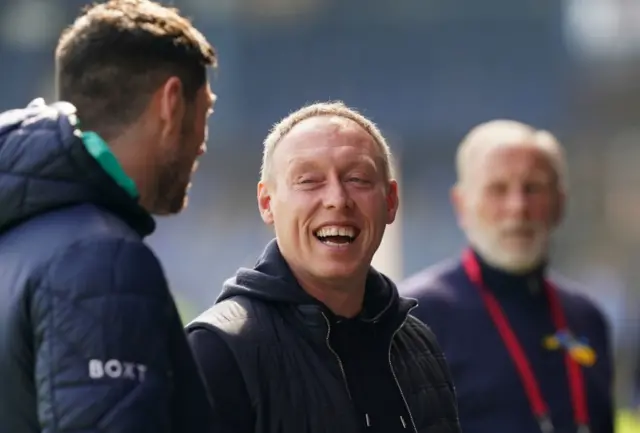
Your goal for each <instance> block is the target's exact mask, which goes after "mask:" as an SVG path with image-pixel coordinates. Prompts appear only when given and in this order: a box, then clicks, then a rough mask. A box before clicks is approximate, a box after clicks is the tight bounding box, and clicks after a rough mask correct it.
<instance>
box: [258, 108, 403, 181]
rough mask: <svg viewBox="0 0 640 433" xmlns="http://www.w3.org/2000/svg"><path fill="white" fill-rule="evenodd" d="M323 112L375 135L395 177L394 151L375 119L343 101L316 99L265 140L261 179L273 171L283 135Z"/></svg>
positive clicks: (385, 163)
mask: <svg viewBox="0 0 640 433" xmlns="http://www.w3.org/2000/svg"><path fill="white" fill-rule="evenodd" d="M321 116H337V117H341V118H343V119H348V120H351V121H353V122H355V123H357V124H358V125H359V126H360V127H362V129H364V130H365V131H367V133H368V134H369V135H370V136H371V137H372V138H373V139H374V141H375V143H376V145H377V146H378V149H379V150H380V154H381V157H382V160H383V170H384V177H385V180H386V181H389V180H391V179H392V178H393V168H392V154H391V149H390V148H389V145H388V144H387V141H386V140H385V138H384V136H383V135H382V133H381V132H380V130H379V129H378V127H377V126H376V124H375V123H373V121H371V120H370V119H368V118H366V117H365V116H363V115H362V114H360V113H359V112H358V111H357V110H355V109H353V108H350V107H348V106H346V105H345V104H344V103H343V102H342V101H329V102H316V103H314V104H310V105H306V106H304V107H302V108H299V109H298V110H296V111H294V112H293V113H291V114H289V115H288V116H286V117H285V118H283V119H282V120H280V121H279V122H278V123H276V124H275V125H274V126H273V128H271V131H270V132H269V135H267V137H266V138H265V140H264V143H263V144H264V149H263V152H262V167H261V168H260V180H261V181H262V182H265V181H266V180H267V179H268V177H269V176H270V174H271V162H272V159H273V153H274V151H275V149H276V146H277V145H278V143H280V141H282V139H283V138H284V137H285V136H286V135H287V134H288V133H289V132H290V131H291V130H292V129H293V127H294V126H296V125H297V124H298V123H300V122H302V121H303V120H306V119H310V118H313V117H321Z"/></svg>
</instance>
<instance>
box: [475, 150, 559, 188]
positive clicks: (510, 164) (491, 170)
mask: <svg viewBox="0 0 640 433" xmlns="http://www.w3.org/2000/svg"><path fill="white" fill-rule="evenodd" d="M469 165H470V167H468V169H469V171H470V175H471V176H472V177H473V178H474V179H477V180H480V179H485V180H486V179H492V178H500V177H505V176H509V175H510V174H511V173H512V172H515V171H522V170H526V171H527V172H528V173H529V174H530V175H532V176H534V177H535V176H538V177H541V178H542V177H549V176H550V175H552V173H553V170H554V169H553V164H552V163H551V161H549V157H548V155H547V154H546V153H545V152H544V150H543V149H541V148H539V147H538V146H536V145H535V144H532V143H527V142H523V143H506V144H505V143H497V144H495V145H494V146H491V147H489V148H486V149H484V152H482V153H479V154H477V155H475V157H474V158H472V159H471V160H470V161H469Z"/></svg>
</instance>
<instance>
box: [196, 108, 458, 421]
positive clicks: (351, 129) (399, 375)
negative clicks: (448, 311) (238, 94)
mask: <svg viewBox="0 0 640 433" xmlns="http://www.w3.org/2000/svg"><path fill="white" fill-rule="evenodd" d="M258 205H259V208H260V215H261V216H262V219H263V221H264V222H265V223H267V224H269V225H273V226H274V228H275V234H276V239H275V241H272V242H271V243H270V244H269V245H268V246H267V247H266V249H265V251H264V253H263V255H262V257H261V258H260V259H259V260H258V263H257V264H256V266H255V267H254V268H253V269H241V270H239V271H238V273H237V274H236V276H235V277H234V278H231V279H230V280H228V281H227V282H226V283H225V285H224V288H223V291H222V294H221V295H220V297H219V298H218V300H217V302H216V304H215V305H214V306H213V307H212V308H211V309H209V310H208V311H206V312H205V313H204V314H203V315H201V316H200V317H198V318H197V319H195V320H194V321H193V322H192V323H191V324H190V325H189V326H188V332H189V340H190V342H191V344H192V347H193V349H194V353H195V354H196V359H197V360H198V362H199V364H200V366H201V368H202V369H203V373H204V375H205V378H206V381H207V383H208V385H209V390H210V392H211V395H212V398H213V401H214V404H215V405H216V406H217V409H218V410H219V411H220V412H221V413H224V414H226V418H225V419H224V420H223V423H224V424H223V425H224V427H225V428H226V429H225V431H233V432H236V433H245V432H247V433H248V432H260V433H275V432H278V433H304V432H309V433H314V432H333V433H340V432H344V433H347V432H348V433H353V432H357V431H368V432H384V433H393V432H407V431H409V432H421V433H425V432H439V433H444V432H459V426H458V420H457V409H456V403H455V395H454V389H453V385H452V383H451V380H450V378H449V372H448V369H447V366H446V363H445V361H444V358H443V356H442V353H441V350H440V349H439V347H438V345H437V343H436V340H435V338H434V336H433V334H432V333H431V332H430V331H429V330H428V329H427V328H426V327H425V326H424V325H423V324H422V323H421V322H419V321H418V320H416V319H415V318H413V317H412V316H410V315H409V313H410V311H411V310H412V309H413V307H414V306H415V303H414V302H413V301H412V300H409V299H404V298H401V297H399V296H398V293H397V290H396V287H395V285H394V284H393V283H392V282H391V281H390V280H389V279H388V278H387V277H385V276H384V275H382V274H380V273H378V272H376V271H375V270H374V269H373V268H372V267H371V260H372V257H373V255H374V253H375V251H376V250H377V249H378V246H379V245H380V241H381V240H382V235H383V233H384V230H385V227H386V225H387V224H391V223H392V222H393V221H394V219H395V216H396V211H397V209H398V186H397V184H396V181H395V180H393V178H392V173H391V164H390V151H389V147H388V146H387V144H386V142H385V139H384V138H383V137H382V135H381V133H380V131H379V130H378V128H377V127H376V126H375V125H374V124H373V123H372V122H371V121H370V120H368V119H366V118H365V117H363V116H362V115H360V114H359V113H357V112H356V111H353V110H351V109H349V108H347V107H346V106H345V105H344V104H342V103H318V104H314V105H310V106H307V107H304V108H302V109H300V110H298V111H296V112H294V113H293V114H291V115H289V116H288V117H286V118H285V119H283V120H282V121H281V122H280V123H278V124H277V125H276V126H275V127H274V128H273V130H272V131H271V133H270V135H269V136H268V137H267V138H266V140H265V144H264V155H263V167H262V178H261V181H260V183H259V184H258ZM214 427H215V426H214ZM220 430H222V429H220Z"/></svg>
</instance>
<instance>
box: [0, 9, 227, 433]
mask: <svg viewBox="0 0 640 433" xmlns="http://www.w3.org/2000/svg"><path fill="white" fill-rule="evenodd" d="M216 62H217V58H216V53H215V51H214V49H213V47H212V46H211V45H210V44H209V43H208V42H207V41H206V40H205V38H204V37H203V36H202V35H201V34H200V33H199V32H198V31H197V30H196V29H195V28H194V27H193V26H192V25H191V24H190V23H189V21H187V20H186V19H185V18H183V17H182V16H180V14H179V12H178V11H177V10H175V9H171V8H167V7H164V6H161V5H159V4H156V3H153V2H151V1H147V0H139V1H133V0H112V1H110V2H108V3H104V4H99V5H95V6H93V7H91V8H89V9H88V10H86V11H85V13H84V14H83V15H82V16H81V17H79V18H78V20H76V22H75V23H74V24H73V25H72V26H71V27H70V28H69V29H68V30H66V31H65V32H64V33H63V35H62V37H61V38H60V42H59V44H58V48H57V50H56V63H57V75H56V81H57V88H58V93H59V95H58V99H59V101H60V102H57V103H54V104H51V105H46V104H45V102H44V101H42V100H36V101H34V102H32V103H31V104H29V106H27V107H26V108H24V109H17V110H11V111H8V112H5V113H3V114H0V203H2V207H1V208H0V382H2V386H0V426H1V428H0V430H2V432H5V431H6V432H20V433H30V432H34V433H35V432H47V433H61V432H72V431H73V432H80V431H82V432H87V433H88V432H101V433H116V432H117V433H127V432H132V433H133V432H135V433H142V432H153V433H161V432H206V431H208V430H209V427H208V426H210V425H211V417H212V408H211V405H210V403H209V399H208V397H207V394H206V391H205V386H204V384H203V382H202V380H201V377H200V374H199V370H198V367H197V365H196V363H195V361H194V358H193V355H192V353H191V351H190V349H189V345H188V343H187V340H186V338H185V334H184V331H183V329H182V323H181V320H180V317H179V315H178V312H177V309H176V307H175V304H174V301H173V299H172V297H171V294H170V292H169V289H168V287H167V282H166V280H165V276H164V274H163V270H162V268H161V266H160V263H159V261H158V259H157V258H156V257H155V255H154V254H153V253H152V251H151V250H150V249H149V248H148V247H147V246H146V245H145V244H144V242H143V239H144V237H146V236H147V235H149V234H150V233H151V232H152V231H153V230H154V227H155V224H154V220H153V218H152V216H151V215H152V214H156V215H161V214H173V213H177V212H179V211H180V210H182V209H183V207H184V206H185V204H186V193H187V190H188V187H189V182H190V177H191V174H192V172H193V170H194V168H195V165H196V162H195V161H196V158H197V157H198V156H199V155H201V154H203V153H204V151H205V145H204V143H205V141H206V135H207V126H206V123H207V116H208V115H209V114H210V113H211V111H212V105H213V102H214V100H215V96H214V95H213V93H212V92H211V90H210V87H209V83H208V79H207V69H208V68H209V67H215V66H216ZM63 101H64V102H63Z"/></svg>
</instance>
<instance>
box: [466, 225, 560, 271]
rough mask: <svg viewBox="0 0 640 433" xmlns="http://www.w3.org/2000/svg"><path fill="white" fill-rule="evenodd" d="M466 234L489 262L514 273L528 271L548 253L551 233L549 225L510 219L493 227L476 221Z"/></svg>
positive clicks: (472, 244)
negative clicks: (518, 221) (500, 225)
mask: <svg viewBox="0 0 640 433" xmlns="http://www.w3.org/2000/svg"><path fill="white" fill-rule="evenodd" d="M523 232H524V233H526V235H524V234H523ZM466 234H467V238H468V239H469V242H470V244H471V246H472V247H473V248H475V249H476V250H477V252H478V253H479V254H480V255H481V256H482V258H483V259H484V260H486V261H487V263H489V264H490V265H492V266H495V267H497V268H499V269H502V270H505V271H507V272H513V273H525V272H528V271H530V270H532V269H534V268H535V267H536V266H538V265H540V263H541V262H542V261H543V260H544V259H545V257H546V255H547V248H548V244H549V236H550V232H549V229H548V228H547V227H545V226H543V225H540V224H533V223H509V224H505V225H504V226H503V227H499V228H491V229H487V228H484V227H479V226H477V224H473V225H471V226H469V227H467V229H466Z"/></svg>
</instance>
